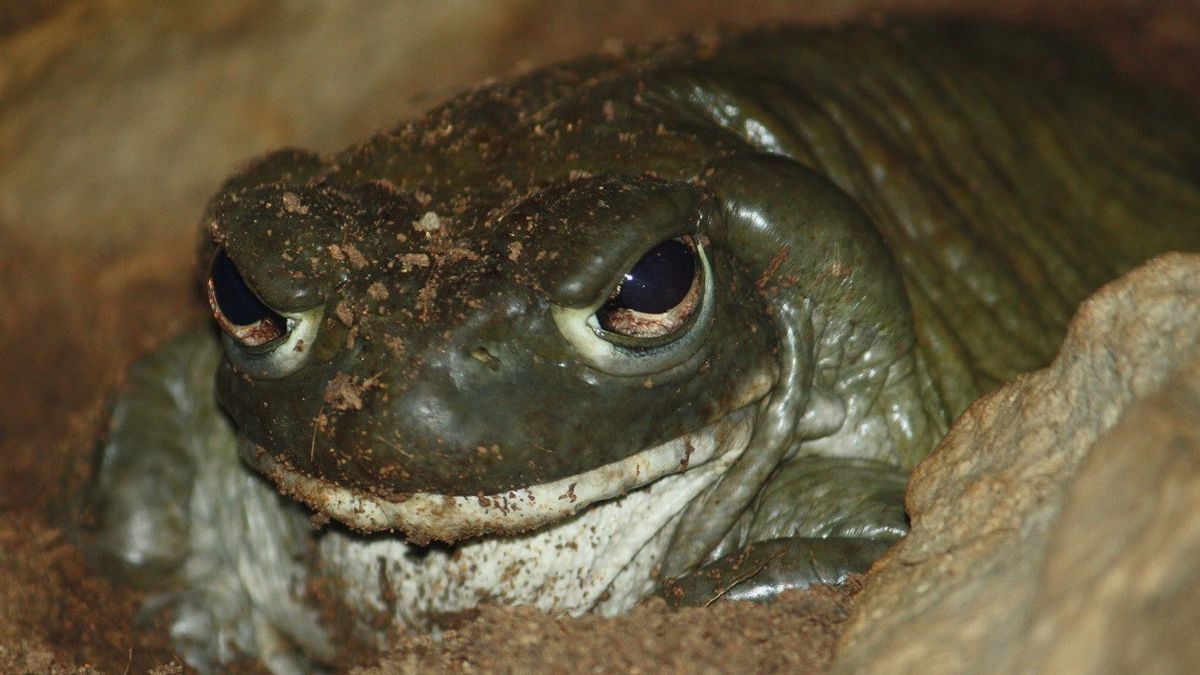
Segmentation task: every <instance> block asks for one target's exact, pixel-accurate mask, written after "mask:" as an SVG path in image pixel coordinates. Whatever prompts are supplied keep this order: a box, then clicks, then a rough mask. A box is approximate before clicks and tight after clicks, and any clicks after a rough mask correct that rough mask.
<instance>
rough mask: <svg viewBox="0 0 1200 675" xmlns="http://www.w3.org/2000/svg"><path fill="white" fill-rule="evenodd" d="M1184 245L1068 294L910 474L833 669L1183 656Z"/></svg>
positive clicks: (1198, 559)
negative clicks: (1062, 318)
mask: <svg viewBox="0 0 1200 675" xmlns="http://www.w3.org/2000/svg"><path fill="white" fill-rule="evenodd" d="M1198 346H1200V255H1181V254H1171V255H1167V256H1163V257H1161V258H1158V259H1156V260H1154V261H1151V262H1150V263H1147V264H1146V265H1144V266H1143V267H1141V268H1139V269H1137V270H1135V271H1133V272H1131V273H1129V274H1128V275H1126V276H1125V277H1123V278H1121V279H1120V280H1118V281H1116V282H1113V283H1112V284H1109V285H1108V286H1106V287H1104V288H1103V289H1101V290H1100V291H1099V292H1097V293H1096V294H1095V295H1094V296H1093V297H1092V298H1091V299H1089V300H1088V301H1087V302H1086V303H1084V305H1083V306H1082V307H1081V308H1080V310H1079V312H1078V314H1077V315H1076V317H1075V319H1074V320H1073V321H1072V323H1071V326H1070V328H1069V332H1068V336H1067V339H1066V341H1065V343H1064V344H1063V347H1062V349H1061V350H1060V352H1059V355H1058V357H1057V358H1056V359H1055V361H1054V362H1053V363H1052V364H1051V365H1050V366H1049V367H1047V368H1045V369H1044V370H1041V371H1037V372H1035V373H1031V374H1028V375H1025V376H1022V377H1021V378H1019V379H1018V380H1017V381H1015V382H1013V383H1011V384H1009V385H1007V386H1005V387H1003V388H1002V389H1000V390H998V391H996V392H995V393H993V394H991V395H990V396H988V397H986V398H984V399H982V400H980V401H979V402H977V403H976V404H975V405H973V406H971V408H970V409H968V410H967V411H966V412H965V413H964V414H963V415H962V417H961V418H960V419H959V420H958V421H957V422H956V423H955V424H954V426H953V428H952V429H951V431H950V433H949V434H948V435H947V436H946V438H945V440H943V442H942V443H941V444H940V445H939V447H938V448H937V450H936V451H935V452H934V453H933V455H931V456H930V457H929V458H928V459H927V460H926V461H925V462H923V463H922V464H921V465H920V466H919V467H918V468H917V470H916V471H915V472H914V474H913V478H912V480H911V482H910V483H909V487H908V494H907V496H906V502H907V507H908V511H909V514H910V515H911V517H912V531H911V533H910V534H909V536H908V537H907V538H906V539H904V540H903V541H902V542H901V543H900V544H898V545H897V546H896V547H894V548H893V549H892V550H891V551H889V552H888V554H887V555H886V556H885V557H884V558H883V559H882V560H881V561H879V562H878V563H877V564H876V565H875V567H874V568H873V569H872V571H871V574H870V576H869V578H868V582H867V586H866V588H865V589H864V591H863V593H862V595H860V596H859V598H858V601H857V603H856V606H855V609H854V612H853V614H852V616H851V618H850V620H849V622H848V624H847V626H846V630H845V632H844V633H843V635H842V637H841V640H840V642H839V645H838V650H837V656H836V658H835V661H834V664H833V666H832V671H833V672H835V673H851V672H853V673H858V672H881V671H886V672H920V673H961V672H1052V673H1062V672H1073V671H1086V672H1105V671H1120V672H1185V671H1189V670H1190V669H1191V668H1194V667H1195V664H1197V663H1200V641H1198V640H1196V639H1195V637H1194V633H1195V626H1196V625H1197V624H1198V623H1200V349H1198Z"/></svg>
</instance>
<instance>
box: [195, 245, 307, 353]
mask: <svg viewBox="0 0 1200 675" xmlns="http://www.w3.org/2000/svg"><path fill="white" fill-rule="evenodd" d="M208 304H209V306H210V307H211V308H212V312H213V316H214V317H216V319H217V323H218V324H220V326H221V329H222V330H224V331H225V332H226V333H227V334H229V336H230V337H232V338H233V339H234V340H237V341H238V342H240V343H241V344H243V345H245V346H247V347H257V346H259V345H265V344H267V343H268V342H271V341H273V340H276V339H278V338H280V337H282V336H283V335H284V334H285V333H286V332H287V325H288V322H287V319H285V318H284V317H282V316H280V315H279V314H278V313H277V312H275V311H274V310H272V309H271V308H270V307H267V306H266V305H265V304H263V302H262V300H259V299H258V296H256V295H254V292H253V291H251V290H250V287H249V286H247V285H246V282H245V281H244V280H243V279H242V275H241V273H240V272H238V269H237V267H236V266H234V264H233V261H232V260H230V259H229V256H227V255H226V254H225V250H224V249H218V250H217V254H216V256H214V257H213V262H212V269H211V270H210V271H209V275H208Z"/></svg>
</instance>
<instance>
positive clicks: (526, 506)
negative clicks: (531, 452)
mask: <svg viewBox="0 0 1200 675" xmlns="http://www.w3.org/2000/svg"><path fill="white" fill-rule="evenodd" d="M753 422H754V414H753V410H752V405H745V406H742V407H741V408H738V409H737V410H734V411H733V412H731V413H730V414H728V415H726V416H725V417H723V418H721V419H720V420H718V421H717V422H715V423H714V424H712V425H709V426H707V427H704V428H702V429H699V430H697V431H694V432H691V433H687V434H684V435H683V436H680V437H679V438H675V439H673V440H670V441H667V442H666V443H663V444H662V445H658V446H655V447H653V448H649V449H646V450H643V451H642V452H639V453H638V454H636V455H632V456H630V457H626V458H625V459H621V460H618V461H616V462H613V463H611V464H606V465H604V466H601V467H597V468H595V469H591V470H589V471H585V472H583V473H580V474H577V475H574V476H570V477H567V478H563V479H561V480H555V481H551V482H548V483H541V484H539V485H532V486H529V487H525V488H519V489H516V490H512V491H509V492H504V493H501V494H495V495H488V496H483V497H479V496H467V497H464V496H456V495H442V494H433V493H427V492H418V493H413V494H409V495H405V496H404V498H403V499H395V500H391V499H385V498H383V497H380V496H377V495H372V494H369V493H364V492H356V491H353V490H350V489H348V488H346V487H342V486H340V485H337V484H335V483H333V482H330V481H327V480H324V479H321V478H314V477H312V476H307V475H305V474H302V473H300V472H297V471H295V470H292V469H290V468H288V467H286V466H284V465H283V464H282V463H281V462H279V461H277V460H275V459H274V458H273V457H271V455H270V454H268V453H267V452H265V451H263V450H261V449H260V450H257V451H256V452H254V453H247V454H250V458H249V459H250V460H251V462H252V463H254V464H255V465H256V468H257V469H258V470H259V471H260V472H262V473H263V474H264V475H266V476H267V477H268V478H270V479H271V480H272V481H274V482H275V484H276V486H277V487H278V489H279V491H280V492H281V493H282V494H284V495H287V496H289V497H291V498H293V499H296V500H298V501H301V502H303V503H305V504H307V505H308V506H309V507H310V508H313V509H315V510H317V511H319V512H321V513H324V514H326V515H328V516H329V517H331V518H333V519H335V520H337V521H339V522H341V523H343V524H345V525H346V526H348V527H350V528H352V529H355V530H359V531H362V532H378V531H383V530H388V531H398V532H402V533H403V534H404V536H405V538H406V539H408V541H410V542H413V543H416V544H426V543H428V542H430V541H433V540H438V541H444V542H447V543H452V542H455V541H458V540H461V539H467V538H470V537H477V536H480V535H484V534H516V533H519V532H526V531H529V530H533V529H536V528H539V527H542V526H544V525H548V524H551V523H554V522H558V521H560V520H563V519H565V518H568V517H570V516H572V515H574V514H575V513H576V512H577V511H579V510H580V509H582V508H584V507H586V506H587V505H589V504H592V503H594V502H598V501H601V500H605V499H611V498H613V497H617V496H619V495H622V494H624V493H626V492H628V491H630V490H633V489H634V488H637V487H640V486H642V485H645V484H647V483H650V482H652V481H655V480H658V479H659V478H662V477H663V476H667V475H670V474H673V473H678V472H680V471H684V470H687V469H690V468H694V467H698V466H701V465H704V464H706V463H708V462H710V461H712V460H714V459H717V460H720V461H725V462H732V460H733V459H735V458H736V455H739V454H740V453H741V452H742V450H743V449H744V448H745V445H746V441H747V440H748V437H749V434H750V431H751V427H752V426H753ZM726 455H729V456H728V457H727V456H726Z"/></svg>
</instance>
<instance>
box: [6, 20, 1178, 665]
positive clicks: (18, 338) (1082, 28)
mask: <svg viewBox="0 0 1200 675" xmlns="http://www.w3.org/2000/svg"><path fill="white" fill-rule="evenodd" d="M549 4H550V3H548V2H529V3H527V4H526V5H524V9H523V10H521V11H516V10H514V11H512V12H510V14H511V15H512V16H511V17H509V19H508V21H509V27H508V29H507V30H508V31H509V34H511V36H512V40H511V46H510V47H509V48H507V49H503V50H501V51H500V52H498V53H495V54H492V55H491V57H492V58H491V61H492V63H493V64H494V68H495V70H494V71H493V72H498V73H503V72H510V71H511V70H512V69H514V68H518V67H521V66H522V64H529V63H542V62H545V61H546V60H550V59H554V58H559V57H562V56H565V55H568V54H570V53H575V52H578V51H587V50H590V49H596V48H599V47H600V46H601V45H603V44H604V42H605V40H606V39H607V38H610V37H617V38H620V39H623V40H626V41H635V40H641V39H649V38H656V37H662V36H664V35H667V34H669V33H671V32H675V31H677V30H685V29H689V28H697V27H701V26H704V25H707V24H708V23H710V22H713V21H724V22H728V23H734V24H738V25H746V24H748V23H752V22H755V21H757V20H761V19H764V18H766V19H774V18H781V17H792V18H799V19H803V20H808V21H821V20H830V19H838V18H844V17H846V16H855V15H863V14H865V13H867V12H869V11H875V10H880V9H885V10H887V9H895V8H901V9H908V10H927V9H945V8H947V7H951V6H953V7H954V8H955V11H957V12H960V13H961V12H964V11H967V10H968V9H969V10H970V11H971V12H972V13H975V14H985V15H989V16H1003V17H1009V18H1012V17H1024V18H1033V19H1036V20H1037V21H1039V22H1041V23H1043V24H1046V25H1050V26H1054V27H1056V28H1058V29H1060V30H1063V31H1065V32H1067V33H1069V34H1072V35H1076V36H1083V37H1085V38H1087V39H1089V40H1093V41H1096V42H1098V43H1099V44H1102V45H1103V46H1104V47H1105V48H1106V49H1107V50H1108V51H1109V52H1110V53H1111V54H1112V55H1113V57H1114V60H1116V61H1117V63H1118V64H1120V65H1121V66H1122V67H1123V68H1125V69H1126V70H1128V71H1129V72H1131V73H1133V74H1135V75H1137V76H1143V77H1149V78H1153V79H1155V80H1157V81H1158V82H1161V83H1163V84H1166V85H1168V86H1170V87H1172V88H1174V89H1175V90H1176V91H1177V92H1180V93H1181V94H1182V95H1184V96H1190V97H1192V98H1193V99H1194V100H1195V101H1196V102H1197V103H1200V67H1197V64H1200V6H1197V5H1196V4H1195V3H1194V2H1187V1H1183V0H1180V1H1164V2H1154V1H1153V0H1122V1H1117V0H1113V1H1110V2H1088V0H1074V1H1066V0H1063V1H1054V0H1043V1H1041V2H1033V1H1028V2H1026V1H1023V0H1022V1H1014V2H1003V1H1001V0H972V1H971V2H959V3H951V2H948V1H947V2H935V1H922V0H895V1H892V2H867V1H861V2H859V1H853V0H845V1H841V0H828V1H825V2H815V3H797V4H796V5H791V4H788V3H779V2H749V3H747V4H746V5H745V6H743V5H742V4H741V3H739V4H738V5H737V6H736V7H735V9H731V8H730V7H727V6H725V4H723V3H718V2H716V1H715V0H713V1H708V0H705V1H702V2H696V3H685V2H682V1H674V2H661V3H655V2H651V1H650V0H642V1H637V0H625V1H623V2H619V3H615V4H614V5H605V8H606V9H605V10H604V11H601V10H599V9H596V8H595V5H593V4H592V3H590V2H585V1H583V0H577V1H571V2H565V3H559V4H555V5H554V9H548V7H549ZM81 6H82V7H85V8H95V7H99V8H101V11H97V12H95V14H96V15H103V14H105V13H124V14H125V15H126V16H125V18H126V19H129V18H130V17H134V18H136V13H137V12H139V11H143V10H144V7H145V4H144V3H138V2H127V3H123V2H115V1H112V2H103V1H101V0H96V1H95V2H90V3H89V2H59V3H55V2H38V3H36V7H35V8H34V9H30V10H29V11H23V12H17V11H13V12H3V13H0V92H4V91H5V89H4V86H3V85H4V84H5V82H4V80H5V78H7V77H17V78H18V81H17V83H18V84H20V85H21V87H20V89H21V90H22V91H25V90H28V88H30V87H37V86H38V84H37V83H38V82H39V81H40V79H39V78H41V77H43V76H45V77H49V75H45V74H46V73H52V72H53V70H54V59H53V58H51V57H50V56H47V57H46V58H45V59H40V58H39V59H38V60H37V61H36V62H37V65H38V68H37V69H36V70H25V71H21V72H19V73H16V74H15V75H14V74H13V73H9V72H7V71H6V70H5V66H4V59H3V58H2V57H3V56H4V54H5V53H6V52H5V49H6V48H7V47H8V46H10V45H11V44H12V43H13V42H14V41H21V40H24V41H26V42H28V41H29V40H30V39H33V38H36V37H37V35H38V33H36V31H37V30H38V29H39V28H40V27H42V26H43V25H44V24H50V23H54V22H56V21H57V22H59V23H58V24H56V27H55V29H54V30H53V31H46V32H45V35H46V36H47V37H46V38H45V39H46V40H48V41H50V42H51V43H52V45H51V47H48V49H51V51H53V53H54V54H58V53H59V52H60V51H62V50H63V49H66V48H67V47H66V46H64V45H67V46H69V43H70V38H69V31H70V30H79V31H80V33H81V34H82V33H83V32H87V30H90V29H88V24H87V22H88V20H89V19H88V18H87V16H92V15H90V14H87V13H83V14H81V13H80V11H79V10H80V7H81ZM1098 7H1102V8H1103V9H1097V8H1098ZM1084 8H1089V9H1087V10H1085V9H1084ZM68 13H69V14H70V16H71V17H74V18H72V19H71V21H72V22H73V23H63V22H62V21H61V19H62V18H63V16H64V15H67V14H68ZM80 16H83V17H84V18H79V17H80ZM95 20H97V21H98V20H99V19H95ZM77 24H78V26H81V27H78V28H72V27H71V26H76V25H77ZM64 26H66V28H64ZM63 31H68V34H67V35H68V37H64V32H63ZM275 39H278V38H277V36H276V38H275ZM21 48H22V49H26V50H28V49H29V45H28V44H23V45H21ZM47 53H49V52H47ZM147 67H153V64H148V65H147ZM454 72H456V73H458V74H459V75H463V76H472V77H478V76H480V75H481V74H487V73H479V72H475V71H467V72H466V73H465V75H464V72H463V71H454ZM22 78H24V79H22ZM10 84H11V82H10ZM348 86H352V84H351V85H348ZM8 91H9V93H11V92H12V91H13V90H12V89H9V90H8ZM8 103H9V101H6V100H5V99H4V98H3V97H0V131H2V130H3V128H4V122H5V119H4V116H5V112H6V110H8V109H9V108H8ZM3 147H4V146H3V145H2V144H0V162H3V161H4V157H3ZM46 180H47V181H49V180H59V179H58V178H52V177H46ZM63 189H68V190H69V189H70V186H69V185H66V186H64V188H63ZM198 208H199V205H198V204H197V205H192V207H191V210H190V211H189V213H194V212H196V210H197V209H198ZM82 215H83V214H81V216H82ZM162 220H163V222H165V223H174V224H177V226H174V227H168V228H165V229H162V230H159V231H158V232H159V234H156V235H154V236H152V237H149V238H143V239H141V240H139V243H137V244H136V246H128V245H126V246H124V247H113V246H105V245H92V244H89V245H88V246H87V247H84V246H81V245H71V244H70V243H63V242H62V241H61V240H56V241H58V243H56V244H54V245H53V246H51V245H47V244H40V243H37V242H39V241H40V238H39V232H37V231H31V230H29V229H28V228H25V229H22V228H21V227H19V226H16V225H13V224H11V223H3V222H0V297H2V298H3V302H2V303H0V348H2V349H3V357H2V358H0V392H4V394H3V407H2V408H0V578H2V579H3V580H4V581H3V583H0V672H4V673H10V672H12V673H21V672H31V673H43V672H56V673H69V672H110V673H123V672H146V671H149V670H151V669H152V668H156V667H158V668H159V669H160V670H159V671H158V672H178V668H179V666H178V659H177V658H176V657H175V656H174V655H173V654H172V652H171V648H170V644H169V641H168V639H167V638H166V635H165V633H164V631H163V628H162V625H161V624H155V623H150V624H145V625H143V624H142V623H140V622H139V621H138V617H137V611H136V610H137V607H138V604H139V602H140V599H141V598H140V596H139V595H138V594H137V593H135V592H133V591H130V590H128V589H123V588H119V587H115V586H113V585H112V584H110V583H109V582H108V581H106V580H105V579H103V578H100V577H98V576H96V575H94V574H93V573H91V572H90V571H88V569H87V568H86V566H85V564H84V561H83V559H82V557H81V555H80V553H79V552H78V550H77V549H76V548H75V547H74V546H73V545H72V543H71V540H70V536H69V534H68V533H69V522H70V520H69V519H70V513H71V511H72V509H71V496H70V495H72V494H73V490H74V489H75V488H77V486H78V485H79V484H80V482H81V481H82V480H83V479H84V477H85V476H86V474H87V471H88V462H87V459H88V457H89V453H90V452H91V449H92V448H93V447H94V445H95V443H96V441H97V438H98V436H99V434H100V433H102V430H103V425H104V419H105V415H104V414H103V413H104V405H105V400H106V397H107V396H108V395H109V394H110V393H111V392H112V391H113V389H114V388H115V387H116V386H117V385H119V383H120V381H121V379H122V377H123V375H122V374H123V372H124V370H125V368H126V367H127V366H128V364H129V363H130V362H131V361H132V360H133V359H134V358H135V357H136V356H138V355H139V354H142V353H145V352H146V351H147V350H149V349H150V348H152V347H153V346H154V345H155V344H157V343H159V342H161V341H162V340H164V339H165V338H166V337H167V336H169V335H170V334H171V333H172V332H174V331H175V330H177V329H178V328H179V327H180V326H181V325H182V324H183V323H185V322H186V321H187V320H189V319H191V318H194V317H196V316H198V315H199V314H200V311H201V310H200V307H201V303H200V302H199V298H198V295H197V294H196V292H195V291H194V290H193V284H192V273H191V265H190V260H191V255H192V254H191V251H192V246H191V241H192V240H191V235H190V231H189V230H190V225H186V223H184V222H183V221H184V220H185V219H182V218H180V217H179V216H178V214H175V213H171V214H163V216H162ZM79 224H80V229H82V228H83V227H86V219H85V218H81V220H80V223H79ZM80 241H89V242H92V241H94V240H93V239H89V238H87V237H81V238H80ZM849 603H850V592H849V591H832V590H828V589H821V590H818V591H814V592H812V593H808V594H804V593H800V594H793V595H791V596H789V598H787V599H786V600H785V601H783V602H780V603H779V604H777V605H775V606H772V607H762V606H756V605H742V604H727V605H721V606H719V607H715V608H710V609H709V610H694V611H688V612H683V613H678V614H673V613H668V612H666V611H665V610H664V609H663V608H662V607H660V606H656V605H651V606H648V607H643V608H640V609H638V610H636V611H635V612H633V613H632V614H630V615H629V616H626V617H621V618H617V619H612V620H606V619H599V618H595V617H585V618H581V619H557V618H552V617H547V616H544V615H540V614H538V613H536V612H534V611H532V610H529V609H507V610H505V609H497V608H483V609H481V610H480V611H479V612H478V614H477V615H473V616H467V617H464V623H463V624H462V625H461V626H460V627H458V628H456V629H455V630H453V631H450V632H448V633H447V634H446V636H445V639H444V640H443V641H442V642H435V641H432V640H430V639H428V638H423V637H412V638H408V639H406V640H404V641H403V642H401V643H400V644H399V645H397V647H396V649H395V650H394V652H393V654H392V655H391V656H389V657H387V658H386V659H385V660H384V662H383V663H382V664H381V665H379V666H378V668H377V669H376V670H369V671H366V672H381V673H382V672H386V673H391V672H415V671H421V672H426V671H429V670H432V671H452V672H465V671H468V670H485V671H522V672H523V671H528V670H541V671H551V670H564V671H566V670H570V671H576V670H580V671H582V670H588V669H592V668H607V669H610V670H618V671H628V672H638V671H643V672H644V671H651V670H653V671H656V672H657V671H664V670H665V671H684V670H687V671H706V672H729V671H743V670H746V671H777V670H787V671H790V672H804V671H815V670H819V669H820V668H821V666H822V665H823V664H824V663H826V662H827V661H828V659H829V658H830V656H831V654H832V649H833V644H834V640H835V639H836V635H837V625H838V623H839V621H840V620H842V619H843V618H844V616H845V613H846V611H847V608H848V606H849ZM241 665H242V668H241V670H242V671H244V672H254V670H255V668H254V666H253V664H241Z"/></svg>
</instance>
